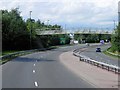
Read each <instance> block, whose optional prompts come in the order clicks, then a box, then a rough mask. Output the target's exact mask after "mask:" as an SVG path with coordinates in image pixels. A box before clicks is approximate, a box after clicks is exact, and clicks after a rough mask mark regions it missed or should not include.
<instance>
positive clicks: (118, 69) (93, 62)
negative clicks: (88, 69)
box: [73, 49, 120, 74]
mask: <svg viewBox="0 0 120 90" xmlns="http://www.w3.org/2000/svg"><path fill="white" fill-rule="evenodd" d="M79 52H80V50H78V49H76V50H74V51H73V55H75V56H77V57H79V60H80V61H84V62H87V63H89V64H91V65H94V66H97V67H100V68H102V69H106V70H107V71H112V72H115V73H116V74H120V67H119V66H115V65H112V64H108V63H104V62H99V61H96V60H93V59H91V58H89V57H87V56H84V55H80V53H79Z"/></svg>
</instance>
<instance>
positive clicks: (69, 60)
mask: <svg viewBox="0 0 120 90" xmlns="http://www.w3.org/2000/svg"><path fill="white" fill-rule="evenodd" d="M59 58H60V62H61V63H62V64H64V65H65V66H66V67H67V68H68V69H70V70H71V71H72V72H74V73H75V74H76V75H78V76H79V77H80V78H82V79H84V80H85V81H87V82H89V83H90V84H92V85H93V86H94V87H95V88H118V75H117V74H114V73H113V72H109V71H106V70H104V69H101V68H97V67H96V66H92V65H90V64H88V63H85V62H80V61H79V58H78V57H75V56H74V55H73V53H72V51H69V52H65V53H62V54H61V55H60V57H59Z"/></svg>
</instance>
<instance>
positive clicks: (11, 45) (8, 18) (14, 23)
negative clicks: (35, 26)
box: [2, 8, 28, 50]
mask: <svg viewBox="0 0 120 90" xmlns="http://www.w3.org/2000/svg"><path fill="white" fill-rule="evenodd" d="M23 35H24V36H26V37H23ZM2 37H3V38H2V42H3V43H2V44H3V50H6V49H7V50H11V49H25V46H26V47H28V44H27V41H28V38H27V37H28V33H27V31H26V24H25V21H24V20H23V19H22V17H21V16H20V12H19V11H18V8H15V9H12V10H11V11H9V12H8V11H7V10H2ZM20 42H21V43H20ZM23 43H24V45H25V46H22V45H23Z"/></svg>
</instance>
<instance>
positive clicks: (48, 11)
mask: <svg viewBox="0 0 120 90" xmlns="http://www.w3.org/2000/svg"><path fill="white" fill-rule="evenodd" d="M18 6H19V7H20V11H22V12H21V15H22V16H23V17H24V19H27V18H28V17H29V11H32V18H34V19H36V20H37V19H40V20H42V21H47V20H50V23H52V24H55V23H58V24H62V25H65V24H67V26H69V27H75V26H78V27H79V26H82V25H86V26H88V27H89V26H91V25H92V26H93V27H94V25H96V27H100V26H103V27H106V26H109V27H110V28H112V27H113V20H116V21H117V12H118V0H99V1H98V0H34V1H33V0H29V1H27V0H24V1H23V0H8V1H2V2H0V9H8V10H10V9H11V8H15V7H18Z"/></svg>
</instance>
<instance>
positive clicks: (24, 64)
mask: <svg viewBox="0 0 120 90" xmlns="http://www.w3.org/2000/svg"><path fill="white" fill-rule="evenodd" d="M34 63H35V59H30V58H27V57H26V56H24V57H23V56H22V57H18V58H16V59H14V60H12V61H10V62H8V63H6V64H5V65H3V66H2V87H3V88H34V84H33V83H34V82H33V81H34V74H33V64H34Z"/></svg>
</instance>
